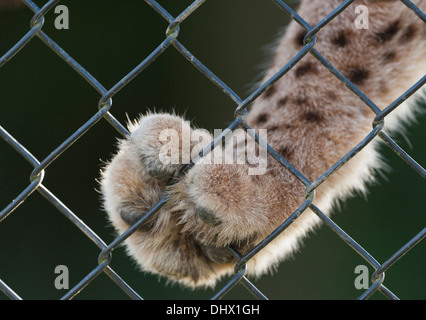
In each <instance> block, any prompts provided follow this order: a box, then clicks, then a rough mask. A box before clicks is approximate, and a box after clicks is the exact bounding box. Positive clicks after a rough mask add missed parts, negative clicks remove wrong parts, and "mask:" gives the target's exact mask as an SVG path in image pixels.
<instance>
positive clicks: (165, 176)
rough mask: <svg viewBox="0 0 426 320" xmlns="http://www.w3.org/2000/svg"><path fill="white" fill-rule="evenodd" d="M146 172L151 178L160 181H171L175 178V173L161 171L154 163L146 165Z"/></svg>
mask: <svg viewBox="0 0 426 320" xmlns="http://www.w3.org/2000/svg"><path fill="white" fill-rule="evenodd" d="M146 171H147V172H148V174H149V175H150V176H151V177H154V178H156V179H158V180H169V179H170V178H171V177H173V173H170V172H168V171H165V170H161V169H159V168H158V167H156V166H155V165H154V163H152V162H149V163H147V164H146Z"/></svg>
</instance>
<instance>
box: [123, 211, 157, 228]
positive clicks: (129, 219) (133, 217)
mask: <svg viewBox="0 0 426 320" xmlns="http://www.w3.org/2000/svg"><path fill="white" fill-rule="evenodd" d="M120 217H121V219H123V220H124V221H125V222H126V223H128V224H129V225H131V226H132V225H134V224H135V223H136V222H138V221H139V220H140V219H141V218H142V217H143V214H140V213H135V212H132V211H128V210H125V209H122V210H120ZM152 225H153V223H152V222H150V221H147V222H145V223H144V224H142V225H141V226H140V227H139V228H138V229H139V230H140V231H149V230H151V228H152Z"/></svg>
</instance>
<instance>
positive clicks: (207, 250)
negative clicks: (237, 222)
mask: <svg viewBox="0 0 426 320" xmlns="http://www.w3.org/2000/svg"><path fill="white" fill-rule="evenodd" d="M200 247H201V250H202V251H203V253H204V255H205V256H206V257H207V259H209V260H210V261H212V262H216V263H229V262H232V261H234V260H235V257H234V255H233V254H232V252H231V251H230V250H229V249H228V247H215V246H213V245H209V246H205V245H202V244H200Z"/></svg>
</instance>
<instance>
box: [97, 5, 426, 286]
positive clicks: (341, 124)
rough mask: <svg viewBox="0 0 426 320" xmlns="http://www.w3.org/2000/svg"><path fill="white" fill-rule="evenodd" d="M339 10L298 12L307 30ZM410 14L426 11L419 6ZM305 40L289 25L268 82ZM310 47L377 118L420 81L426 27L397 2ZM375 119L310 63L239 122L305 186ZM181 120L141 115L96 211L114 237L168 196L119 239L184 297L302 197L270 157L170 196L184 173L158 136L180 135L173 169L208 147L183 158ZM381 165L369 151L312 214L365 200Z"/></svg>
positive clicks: (339, 20) (209, 175) (257, 262)
mask: <svg viewBox="0 0 426 320" xmlns="http://www.w3.org/2000/svg"><path fill="white" fill-rule="evenodd" d="M340 3H341V1H338V0H326V1H323V0H321V1H320V0H310V1H302V3H301V5H300V8H299V11H298V12H299V14H300V15H301V16H302V17H303V18H304V19H306V20H307V22H308V23H310V25H312V26H313V25H315V24H316V23H318V22H319V21H320V20H321V19H322V18H323V17H325V16H326V15H327V14H328V13H330V12H331V11H332V10H333V9H335V8H336V7H337V6H338V5H339V4H340ZM414 3H415V4H416V5H418V6H419V8H421V9H422V10H423V11H425V10H426V2H425V1H419V0H418V1H414ZM357 5H366V6H367V7H368V9H369V23H370V28H369V29H368V30H364V29H360V30H358V29H356V28H355V24H354V21H355V19H356V17H357V14H356V13H355V11H354V9H355V6H357ZM302 31H303V30H302V28H301V27H300V26H299V25H298V24H296V23H295V22H292V23H291V24H290V25H289V27H288V28H287V31H286V32H285V34H284V35H283V37H282V39H281V40H280V42H279V43H278V45H277V48H276V51H275V56H274V59H273V61H272V64H271V66H270V68H269V69H268V70H267V72H266V74H265V77H264V79H265V80H267V79H269V78H270V77H271V76H272V75H273V74H275V73H276V72H277V71H278V70H280V69H281V68H282V67H283V66H284V65H285V64H286V63H287V62H288V61H290V59H292V58H293V57H294V56H295V55H296V54H297V52H298V51H299V50H301V49H302V47H303V44H302V43H301V41H302V39H303V32H302ZM314 48H315V49H316V50H318V52H319V53H320V54H321V55H323V56H324V57H325V58H326V59H327V60H328V61H329V62H330V63H331V64H332V65H333V66H334V67H335V68H336V69H337V70H339V71H340V72H341V73H342V74H343V75H344V76H345V77H347V78H348V79H349V80H350V81H352V83H353V84H354V85H355V86H357V87H358V88H359V89H360V90H361V91H362V92H364V93H365V94H366V95H367V96H368V97H369V98H370V99H371V100H372V101H373V102H374V103H375V104H376V105H377V106H378V107H379V108H381V109H383V108H385V107H386V106H387V105H389V104H390V103H391V102H392V101H393V100H394V99H396V98H398V97H399V96H400V95H401V94H402V93H403V92H404V91H405V90H407V89H408V88H409V87H410V86H412V85H413V84H414V83H415V82H416V81H417V80H419V79H420V78H421V77H422V76H423V75H424V74H425V71H426V27H425V24H424V23H423V22H422V21H421V20H420V19H419V18H418V17H417V16H415V15H414V14H413V12H412V11H410V10H409V9H408V8H407V7H406V6H405V5H403V4H402V3H401V2H400V1H377V0H376V1H373V0H363V1H361V0H358V1H355V2H354V3H353V4H352V5H351V6H349V7H348V8H347V9H346V10H345V11H344V12H342V13H341V14H340V15H339V16H337V17H336V18H335V19H334V20H333V21H332V22H331V23H329V24H328V25H327V26H325V27H324V28H323V29H321V30H320V31H319V33H318V34H317V41H316V44H315V46H314ZM412 112H413V111H412V109H410V107H409V105H408V104H406V105H404V106H400V107H399V108H398V109H397V110H396V111H395V112H392V113H391V114H390V115H389V116H388V117H386V119H385V124H386V126H385V129H391V128H393V127H396V126H397V122H396V121H397V118H400V119H402V120H404V119H409V118H410V115H412ZM374 117H375V114H374V113H373V112H372V111H371V110H370V109H369V108H368V107H366V105H365V104H364V103H363V102H362V101H361V100H360V99H359V97H357V96H356V95H355V94H354V93H353V92H351V91H350V90H349V89H348V88H346V86H345V85H343V84H342V83H341V82H340V81H339V80H338V79H336V78H335V77H334V76H333V75H332V74H331V73H330V72H329V71H328V70H327V69H326V68H325V67H324V66H322V65H321V64H320V63H319V62H318V61H317V60H316V59H315V58H314V57H312V56H311V55H310V54H308V55H307V56H305V57H304V58H303V59H302V60H301V61H300V62H299V63H298V64H297V65H296V66H295V67H294V68H293V69H292V70H290V71H289V72H288V73H287V74H286V75H285V76H284V77H282V78H281V79H280V80H279V81H278V82H276V83H275V84H274V85H273V86H272V87H271V88H269V89H268V90H267V91H266V92H265V93H264V94H263V95H262V96H261V97H259V98H258V99H257V100H256V101H255V102H254V104H253V106H252V107H251V110H250V112H249V113H248V115H247V117H246V121H247V123H248V124H249V126H251V127H252V128H257V129H259V128H264V129H267V130H268V139H267V142H268V144H269V145H270V146H271V147H272V148H273V149H274V150H276V151H277V152H278V153H279V154H280V155H281V156H282V157H284V158H285V159H286V160H287V161H289V163H291V164H292V165H293V166H294V167H295V168H296V169H297V170H299V171H300V172H301V173H302V174H303V175H304V176H305V177H306V178H308V179H309V180H310V181H311V182H312V181H314V180H315V179H316V178H318V177H319V176H320V175H321V174H322V173H324V172H325V171H326V170H327V169H329V168H330V167H331V166H332V165H333V164H334V163H336V162H337V161H338V160H339V159H340V158H341V157H342V156H344V155H345V154H346V153H348V152H349V151H350V150H351V149H352V148H353V147H354V146H355V145H356V144H358V143H359V142H360V141H361V140H362V139H363V138H364V137H365V136H366V135H367V134H368V133H369V132H370V131H371V130H372V122H373V119H374ZM182 121H183V119H182V118H180V117H178V116H176V115H169V114H149V115H147V116H143V117H141V119H139V120H138V121H137V122H136V123H134V124H130V125H129V130H130V131H131V136H130V137H129V139H125V140H123V141H121V143H120V145H119V151H118V153H117V155H115V156H114V158H113V159H112V161H111V162H110V163H109V164H108V165H107V166H106V167H105V170H104V171H103V173H102V182H101V186H102V192H103V195H104V205H105V209H106V211H107V212H108V214H109V218H110V220H111V222H112V224H113V225H114V226H115V228H116V229H117V231H118V233H122V232H124V231H125V230H126V229H127V228H128V227H129V224H132V223H134V222H135V221H136V220H137V219H138V218H140V217H142V216H143V215H144V214H145V213H146V212H147V211H148V210H149V209H150V208H151V207H152V206H153V205H155V204H156V202H157V201H159V200H160V199H161V198H162V196H163V195H164V194H165V193H167V194H168V195H169V197H170V199H169V201H168V202H167V204H166V205H165V206H164V207H163V208H162V209H160V211H159V212H158V213H157V214H156V215H155V216H154V217H153V219H151V221H149V222H148V224H146V225H145V226H143V227H142V228H141V229H140V230H138V231H137V232H136V233H135V234H133V235H132V236H130V237H129V238H128V239H127V240H126V246H127V249H128V252H129V254H130V255H131V256H133V257H134V258H135V259H136V261H137V262H138V263H139V265H140V267H141V268H142V270H145V271H148V272H152V273H155V274H160V275H163V276H166V277H168V278H169V279H171V280H173V281H177V282H180V283H182V284H184V285H187V286H190V287H197V286H212V285H214V284H215V282H216V281H217V280H218V279H219V278H220V277H222V276H223V275H226V274H232V273H233V272H234V265H235V262H236V259H235V258H234V257H233V256H232V255H231V253H230V252H229V251H228V250H227V248H226V246H228V245H232V246H233V247H235V248H236V249H237V250H238V251H239V252H240V253H241V254H245V253H247V252H248V251H249V250H250V249H251V248H253V247H254V246H255V245H256V244H257V243H259V242H260V241H261V240H262V239H264V238H265V237H266V236H268V235H269V234H270V233H271V232H272V231H273V230H275V229H276V228H277V227H278V226H279V225H281V224H282V223H283V222H284V221H285V220H286V219H287V218H288V217H289V216H290V215H291V214H292V213H293V212H294V211H295V210H296V209H297V208H298V207H299V206H300V204H301V203H302V202H303V201H304V196H303V193H304V191H305V186H304V185H303V184H302V183H301V182H300V181H298V180H297V179H296V178H295V177H294V176H293V175H292V174H291V173H290V172H289V171H287V170H286V169H285V168H283V167H282V166H281V165H280V164H279V163H277V162H276V161H275V160H273V159H272V158H271V157H268V168H267V171H266V173H265V174H263V175H250V174H248V170H249V168H250V165H248V164H203V163H202V162H201V163H199V164H196V165H195V166H194V167H193V168H191V169H190V170H189V171H188V172H187V173H186V174H185V175H184V176H183V177H182V178H181V179H180V180H179V181H177V182H176V183H174V184H173V185H171V186H166V183H167V180H168V179H169V178H171V177H174V176H176V175H177V173H178V172H179V170H180V169H181V168H182V167H183V166H184V164H181V163H180V164H172V165H165V164H164V163H162V162H161V161H159V155H160V151H161V150H163V149H162V147H163V146H164V144H165V143H164V142H160V141H159V134H160V133H161V131H162V130H163V129H167V128H168V129H175V130H176V132H178V133H179V143H177V144H175V145H172V146H171V147H172V148H174V150H177V152H179V159H180V160H182V159H183V158H185V156H188V157H189V155H188V154H185V152H187V153H188V152H189V153H190V154H191V158H192V159H193V158H194V157H195V156H196V155H197V154H198V152H199V151H200V150H201V149H202V147H204V146H207V145H208V144H209V143H210V142H211V141H212V140H213V138H212V137H211V136H210V135H209V134H207V133H205V132H204V133H203V138H204V140H203V144H201V145H200V144H196V143H192V144H191V145H190V146H189V149H186V148H184V147H183V143H184V141H185V137H184V135H185V134H187V133H188V132H193V131H192V130H193V129H191V128H189V124H188V123H186V122H185V123H184V124H183V127H182ZM187 130H188V131H187ZM185 132H186V133H185ZM185 150H186V151H185ZM232 151H233V148H229V149H228V150H226V152H231V153H232ZM240 156H241V155H237V157H240ZM205 159H207V157H206V158H205ZM204 161H205V160H204ZM380 166H381V162H380V159H379V157H378V154H377V152H376V151H375V149H374V143H373V144H369V145H368V146H367V147H366V148H365V149H363V151H361V152H360V153H359V154H357V155H356V156H355V157H354V158H353V159H351V160H350V161H349V162H348V163H347V164H345V165H344V166H343V167H342V168H340V169H339V170H338V171H337V172H335V173H334V174H333V175H332V176H330V177H329V178H328V179H327V180H326V181H325V182H324V183H322V184H321V185H320V186H319V187H318V188H317V189H316V195H315V199H314V203H315V204H316V205H317V206H318V207H319V208H320V209H321V210H322V211H323V212H325V213H326V214H330V212H331V209H332V206H333V204H334V203H335V201H336V200H338V199H343V198H344V197H346V196H348V195H349V194H350V193H351V192H353V191H356V190H358V191H362V190H364V188H365V183H366V182H368V181H370V180H372V179H373V174H372V171H373V169H375V168H379V167H380ZM120 212H121V213H120ZM123 215H124V216H125V218H124V220H127V222H125V221H124V220H123V219H122V217H123ZM318 222H319V218H317V217H316V216H315V215H314V214H313V213H312V212H311V211H310V210H306V211H305V212H304V213H303V214H302V215H301V216H300V217H299V218H297V219H296V220H295V221H294V222H293V223H292V224H291V225H290V226H289V227H288V228H287V229H286V230H284V232H282V233H281V234H280V235H279V236H278V237H277V238H276V239H274V240H273V241H272V242H271V243H270V244H269V245H268V246H266V247H265V248H264V249H263V250H261V251H260V252H259V253H258V254H256V255H255V256H254V257H253V258H252V259H250V260H249V261H248V263H247V273H248V274H249V275H261V274H262V273H264V272H266V271H268V270H269V269H270V268H271V267H273V266H274V265H276V263H278V262H279V261H281V260H282V259H283V258H285V257H287V256H288V255H289V254H291V253H292V252H293V251H294V249H296V248H297V246H298V242H299V241H300V239H302V238H303V237H304V236H305V235H306V233H307V232H308V231H309V230H311V229H312V228H313V227H314V226H315V225H317V224H318Z"/></svg>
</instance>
